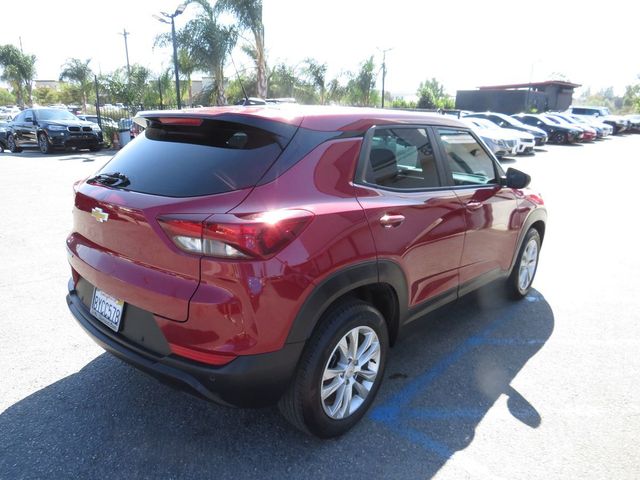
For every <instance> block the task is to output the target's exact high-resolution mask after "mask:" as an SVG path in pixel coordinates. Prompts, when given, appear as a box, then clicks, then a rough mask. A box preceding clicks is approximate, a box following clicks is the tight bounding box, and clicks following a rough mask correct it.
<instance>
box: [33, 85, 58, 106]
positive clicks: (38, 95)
mask: <svg viewBox="0 0 640 480" xmlns="http://www.w3.org/2000/svg"><path fill="white" fill-rule="evenodd" d="M33 98H34V99H35V101H36V103H38V105H51V104H53V103H58V102H59V101H60V95H58V92H57V91H56V90H55V89H53V88H51V87H39V88H35V89H34V90H33Z"/></svg>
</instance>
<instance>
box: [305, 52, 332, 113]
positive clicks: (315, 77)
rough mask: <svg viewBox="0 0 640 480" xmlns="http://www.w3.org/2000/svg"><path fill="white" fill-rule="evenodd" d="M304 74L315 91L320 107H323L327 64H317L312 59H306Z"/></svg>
mask: <svg viewBox="0 0 640 480" xmlns="http://www.w3.org/2000/svg"><path fill="white" fill-rule="evenodd" d="M304 63H305V68H304V73H305V75H306V77H307V80H308V81H309V83H310V84H311V86H312V87H313V88H314V89H315V91H316V92H317V94H318V96H319V100H320V105H324V103H325V96H326V90H327V89H326V85H325V76H326V74H327V64H326V63H323V64H319V63H318V62H317V61H316V60H314V59H313V58H307V59H305V61H304Z"/></svg>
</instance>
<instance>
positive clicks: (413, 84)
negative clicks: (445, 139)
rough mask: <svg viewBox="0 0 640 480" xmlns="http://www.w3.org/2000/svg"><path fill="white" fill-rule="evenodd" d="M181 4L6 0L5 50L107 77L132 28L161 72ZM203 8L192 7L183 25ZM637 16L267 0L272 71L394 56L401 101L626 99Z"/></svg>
mask: <svg viewBox="0 0 640 480" xmlns="http://www.w3.org/2000/svg"><path fill="white" fill-rule="evenodd" d="M179 3H180V0H101V1H96V0H81V1H78V0H74V1H70V0H56V1H50V0H30V1H29V4H28V10H27V9H25V7H24V6H23V5H22V4H21V3H20V2H15V1H9V0H2V15H1V16H2V18H3V20H2V21H1V22H0V45H3V44H7V43H11V44H14V45H16V46H19V45H20V43H19V42H20V39H21V40H22V48H23V50H24V52H25V53H33V54H35V55H36V56H37V58H38V61H37V63H36V70H37V75H36V78H37V79H57V77H58V75H59V73H60V70H61V65H62V64H63V63H64V62H65V61H66V59H68V58H71V57H76V58H81V59H87V58H91V59H92V62H91V66H92V68H93V69H94V71H97V72H102V73H107V72H110V71H112V70H114V69H116V68H118V67H121V66H124V65H125V64H126V60H125V49H124V39H123V36H122V35H120V34H119V33H121V32H122V31H123V29H125V28H126V30H127V31H128V32H130V35H129V37H128V41H129V59H130V62H131V63H140V64H142V65H145V66H147V67H149V68H151V69H152V70H153V71H155V72H159V71H161V70H162V69H164V68H167V67H169V66H170V65H171V61H172V60H171V51H170V50H169V49H159V48H155V49H154V48H153V43H154V38H155V36H156V35H157V34H159V33H162V32H166V31H169V30H170V27H169V26H168V25H165V24H163V23H160V22H158V21H157V20H155V19H153V18H152V14H154V13H158V12H160V11H168V12H173V11H174V10H175V8H176V6H177V5H178V4H179ZM198 11H199V7H198V6H197V5H190V6H189V7H188V8H187V10H186V11H185V13H184V14H183V15H181V16H179V17H178V18H177V19H176V26H177V28H180V27H181V26H183V25H184V24H185V23H186V21H188V20H189V18H192V17H193V16H194V15H195V14H197V13H198ZM636 11H637V5H636V2H632V1H630V0H624V1H617V2H611V3H608V2H603V1H599V2H594V1H586V2H573V1H566V0H535V1H526V2H525V1H522V0H511V1H506V0H475V1H467V0H458V1H445V2H434V1H431V0H422V1H420V0H392V1H391V0H387V1H379V0H323V1H321V2H311V1H307V0H298V1H291V0H263V23H264V25H265V43H266V47H267V60H268V63H269V64H270V65H274V64H275V63H278V62H280V61H284V62H287V63H288V64H291V65H299V64H300V63H301V62H302V61H303V60H304V59H305V58H307V57H313V58H315V59H316V60H318V61H320V62H326V63H327V65H328V72H327V80H329V79H331V78H333V77H334V76H336V75H340V74H341V73H342V72H345V71H357V69H358V66H359V64H360V63H361V62H363V61H364V60H366V59H367V58H368V57H370V56H373V57H374V61H375V62H376V64H377V65H378V66H380V64H381V63H382V50H385V49H389V51H388V52H387V53H386V65H387V76H386V82H385V88H386V90H387V91H389V92H391V94H392V95H393V96H404V97H406V98H408V97H411V96H413V95H415V92H416V90H417V88H418V85H419V83H420V82H421V81H423V80H426V79H430V78H432V77H435V78H437V79H438V80H439V81H440V83H442V84H444V86H445V90H446V91H447V92H448V93H449V94H452V95H455V92H456V90H458V89H472V88H475V87H477V86H481V85H500V84H509V83H526V82H528V81H542V80H547V79H549V78H551V77H554V78H557V76H558V75H561V76H562V77H563V78H565V79H567V80H569V81H571V82H575V83H579V84H582V85H584V86H585V87H587V86H589V87H591V89H592V90H598V89H601V88H606V87H609V86H613V87H614V90H615V92H616V93H617V94H620V95H621V94H623V93H624V87H625V86H626V85H629V84H632V83H637V82H638V81H640V80H638V75H640V55H638V54H637V52H638V51H639V48H640V38H639V36H638V27H637V14H636ZM249 35H250V34H249ZM634 52H635V53H634ZM234 57H235V58H234V59H235V62H236V65H237V66H238V68H239V69H242V68H245V66H246V67H248V68H250V67H249V65H250V62H249V61H248V59H247V58H246V57H244V55H243V54H242V53H241V52H240V51H236V52H235V53H234ZM378 73H379V76H378V79H377V83H376V88H378V89H379V88H380V86H381V73H380V72H378ZM228 74H229V75H232V74H233V70H232V69H230V68H229V69H228ZM195 78H198V75H196V76H195Z"/></svg>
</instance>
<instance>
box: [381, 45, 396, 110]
mask: <svg viewBox="0 0 640 480" xmlns="http://www.w3.org/2000/svg"><path fill="white" fill-rule="evenodd" d="M391 50H393V48H386V49H384V50H382V108H384V80H385V77H386V76H387V62H386V60H387V52H389V51H391Z"/></svg>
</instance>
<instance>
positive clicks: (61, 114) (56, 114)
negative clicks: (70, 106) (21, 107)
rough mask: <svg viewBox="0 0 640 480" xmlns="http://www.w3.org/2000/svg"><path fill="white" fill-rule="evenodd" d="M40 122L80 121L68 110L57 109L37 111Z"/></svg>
mask: <svg viewBox="0 0 640 480" xmlns="http://www.w3.org/2000/svg"><path fill="white" fill-rule="evenodd" d="M36 114H37V116H38V120H78V117H76V116H75V115H74V114H73V113H70V112H67V111H66V110H57V109H55V108H51V109H46V110H36Z"/></svg>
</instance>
